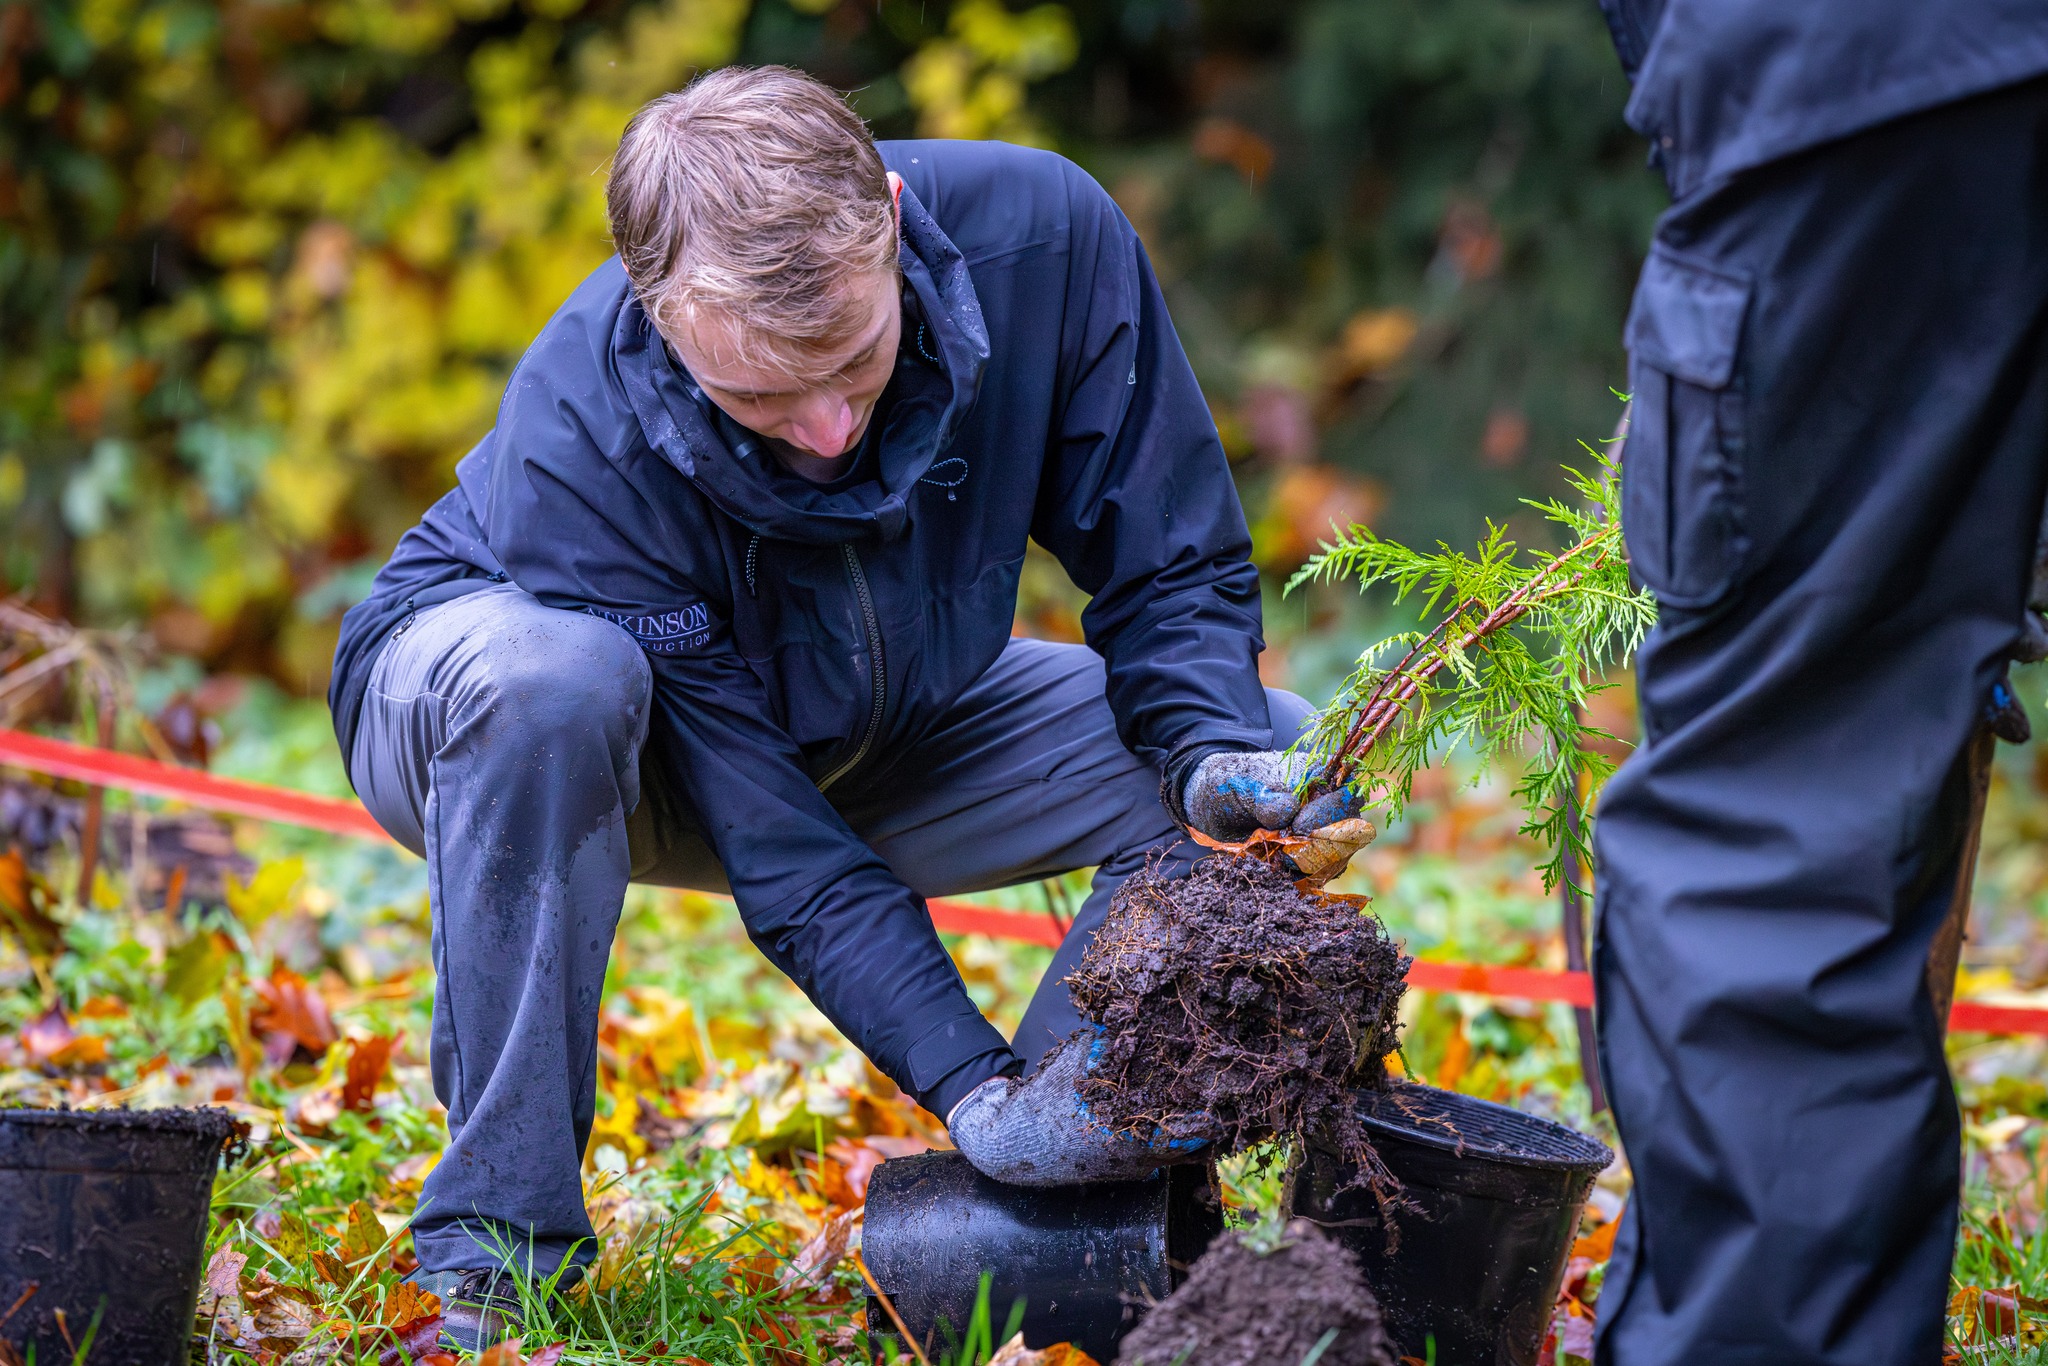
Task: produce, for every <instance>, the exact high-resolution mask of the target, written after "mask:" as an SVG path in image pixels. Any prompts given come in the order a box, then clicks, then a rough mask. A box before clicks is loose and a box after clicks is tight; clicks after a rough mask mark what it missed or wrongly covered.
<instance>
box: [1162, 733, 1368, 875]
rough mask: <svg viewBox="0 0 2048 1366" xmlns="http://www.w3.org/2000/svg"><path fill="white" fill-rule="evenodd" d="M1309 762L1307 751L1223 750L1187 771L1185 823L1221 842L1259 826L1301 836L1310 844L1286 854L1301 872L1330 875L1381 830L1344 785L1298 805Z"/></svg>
mask: <svg viewBox="0 0 2048 1366" xmlns="http://www.w3.org/2000/svg"><path fill="white" fill-rule="evenodd" d="M1314 766H1315V761H1314V759H1313V758H1312V757H1311V756H1309V755H1307V754H1299V753H1297V754H1283V753H1280V752H1278V751H1276V750H1269V749H1268V750H1222V751H1219V752H1217V753H1215V754H1211V755H1209V756H1208V757H1207V758H1205V759H1203V760H1202V761H1201V762H1200V763H1199V764H1196V765H1195V768H1194V771H1193V772H1192V773H1190V774H1189V775H1188V781H1187V786H1186V788H1185V789H1183V791H1182V793H1181V809H1182V810H1183V811H1184V812H1185V813H1186V814H1187V822H1188V824H1189V825H1190V826H1192V827H1193V828H1194V829H1196V830H1199V831H1201V832H1202V833H1203V834H1205V835H1207V836H1208V837H1209V838H1210V839H1213V840H1220V841H1222V842H1223V843H1226V844H1235V843H1238V842H1240V841H1242V840H1244V839H1246V838H1248V837H1250V835H1251V834H1252V832H1253V831H1256V830H1274V831H1284V832H1286V833H1289V834H1294V835H1301V836H1304V837H1306V838H1307V839H1308V840H1309V843H1308V844H1307V845H1305V846H1302V847H1300V848H1297V849H1293V850H1290V851H1289V852H1288V855H1287V857H1288V859H1289V861H1290V862H1292V863H1293V864H1294V867H1295V871H1296V872H1298V873H1300V874H1301V876H1303V877H1306V878H1313V879H1315V880H1316V881H1317V882H1327V881H1328V880H1329V879H1331V878H1333V877H1335V876H1337V874H1339V873H1341V872H1343V871H1344V866H1345V865H1346V864H1347V863H1349V862H1351V856H1352V855H1353V854H1356V853H1357V852H1358V851H1359V850H1360V849H1363V848H1364V847H1365V846H1366V845H1368V844H1370V843H1372V840H1373V836H1374V835H1375V834H1377V833H1378V832H1377V831H1375V830H1374V829H1373V827H1372V822H1371V821H1368V820H1365V819H1363V818H1361V817H1360V816H1359V811H1360V810H1361V809H1362V803H1361V802H1360V801H1359V799H1358V797H1357V796H1356V795H1355V794H1353V793H1352V792H1351V791H1350V790H1349V789H1346V788H1339V789H1338V790H1337V791H1335V792H1325V793H1324V794H1323V795H1322V796H1320V797H1317V798H1316V799H1315V800H1314V801H1312V802H1310V803H1308V804H1307V805H1306V806H1303V805H1302V803H1301V800H1300V799H1299V798H1298V797H1296V796H1295V793H1296V792H1297V791H1299V790H1300V788H1301V784H1302V782H1303V780H1305V779H1306V778H1307V777H1308V775H1309V772H1310V771H1311V770H1312V769H1313V768H1314Z"/></svg>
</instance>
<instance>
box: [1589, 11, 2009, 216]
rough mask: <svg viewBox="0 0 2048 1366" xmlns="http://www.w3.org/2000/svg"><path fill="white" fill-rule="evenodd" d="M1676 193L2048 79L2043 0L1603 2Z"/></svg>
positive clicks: (1636, 114) (1641, 117) (1648, 132)
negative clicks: (1872, 129)
mask: <svg viewBox="0 0 2048 1366" xmlns="http://www.w3.org/2000/svg"><path fill="white" fill-rule="evenodd" d="M1600 8H1601V9H1602V10H1603V11H1604V12H1605V13H1606V15H1607V23H1608V27H1609V28H1610V29H1611V30H1612V32H1613V34H1614V45H1615V48H1616V50H1617V51H1618V52H1619V53H1620V55H1621V64H1622V67H1623V69H1624V70H1626V71H1627V72H1628V77H1629V80H1630V81H1632V82H1633V83H1634V86H1635V89H1634V92H1633V93H1632V95H1631V96H1630V99H1629V103H1628V121H1629V126H1630V127H1632V128H1634V129H1635V130H1636V131H1637V132H1639V133H1641V134H1643V136H1645V137H1647V138H1648V139H1650V146H1651V156H1652V159H1653V160H1654V161H1655V162H1657V164H1659V165H1660V166H1661V167H1662V168H1663V170H1664V175H1665V179H1666V180H1667V181H1668V182H1669V184H1670V186H1671V193H1672V196H1673V197H1674V198H1677V199H1684V198H1685V197H1686V196H1687V195H1689V194H1691V193H1693V192H1694V191H1695V190H1697V189H1700V188H1702V187H1704V186H1707V185H1710V184H1712V183H1713V182H1716V181H1719V180H1722V179H1725V178H1726V177H1728V176H1731V175H1733V174H1735V173H1736V172H1738V171H1745V170H1748V169H1750V168H1752V167H1756V166H1761V165H1763V164H1765V163H1766V162H1770V161H1776V160H1778V159H1779V158H1780V157H1786V156H1790V155H1792V154H1793V153H1795V152H1802V151H1805V150H1806V149H1808V148H1810V147H1817V146H1819V145H1820V144H1822V143H1824V142H1830V141H1833V140H1834V139H1836V138H1839V137H1846V136H1847V135H1849V134H1851V133H1855V132H1859V131H1861V130H1862V129H1865V128H1870V127H1873V126H1875V125H1877V124H1880V123H1883V122H1885V121H1886V120H1889V119H1894V118H1898V117H1901V116H1902V115H1906V114H1913V113H1918V112H1920V111H1922V110H1926V109H1932V108H1935V107H1936V106H1938V105H1943V104H1948V103H1950V102H1951V101H1954V100H1960V99H1965V98H1967V97H1969V96H1971V95H1979V94H1983V93H1985V92H1986V91H1990V90H1996V89H1998V88H1999V87H2001V86H2006V85H2012V84H2015V83H2017V82H2019V81H2023V80H2026V79H2028V78H2030V77H2033V76H2038V75H2040V74H2042V73H2043V72H2048V0H1600Z"/></svg>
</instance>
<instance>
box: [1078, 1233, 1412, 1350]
mask: <svg viewBox="0 0 2048 1366" xmlns="http://www.w3.org/2000/svg"><path fill="white" fill-rule="evenodd" d="M1333 1328H1334V1329H1336V1330H1337V1335H1336V1336H1335V1337H1333V1338H1331V1339H1330V1344H1329V1346H1327V1347H1325V1348H1324V1349H1323V1354H1322V1355H1321V1356H1319V1357H1317V1358H1316V1366H1394V1354H1393V1351H1392V1350H1391V1349H1390V1347H1389V1346H1388V1343H1387V1334H1386V1330H1385V1329H1384V1328H1383V1327H1382V1326H1381V1323H1380V1306H1379V1301H1377V1300H1375V1299H1374V1298H1373V1295H1372V1291H1371V1289H1369V1288H1368V1287H1367V1286H1366V1283H1365V1278H1364V1277H1363V1276H1361V1275H1360V1274H1359V1272H1358V1263H1357V1262H1356V1261H1354V1260H1353V1259H1352V1256H1351V1254H1350V1253H1349V1252H1347V1251H1346V1250H1345V1249H1344V1248H1342V1247H1340V1246H1338V1244H1336V1243H1335V1242H1333V1241H1331V1239H1330V1238H1329V1236H1328V1235H1326V1234H1324V1233H1323V1232H1322V1231H1321V1230H1319V1229H1317V1228H1316V1227H1315V1226H1314V1225H1312V1224H1308V1223H1305V1222H1302V1221H1299V1220H1297V1221H1296V1222H1295V1223H1293V1224H1292V1225H1290V1226H1289V1227H1288V1229H1287V1233H1286V1236H1285V1238H1284V1239H1283V1240H1282V1241H1281V1243H1280V1245H1279V1246H1278V1247H1277V1248H1275V1249H1274V1250H1273V1251H1271V1252H1264V1253H1261V1252H1260V1251H1259V1250H1258V1249H1257V1248H1256V1247H1253V1246H1251V1245H1249V1244H1247V1243H1246V1242H1245V1239H1244V1235H1243V1234H1241V1233H1227V1234H1225V1235H1224V1236H1223V1237H1221V1238H1218V1239H1217V1240H1216V1242H1215V1243H1214V1244H1213V1245H1212V1246H1211V1247H1210V1249H1209V1250H1208V1251H1207V1252H1206V1253H1204V1254H1203V1255H1202V1259H1201V1260H1200V1261H1198V1262H1196V1263H1195V1265H1194V1267H1193V1268H1192V1269H1191V1270H1190V1271H1189V1272H1188V1278H1187V1281H1186V1283H1185V1284H1183V1285H1182V1286H1181V1288H1180V1289H1178V1290H1176V1291H1174V1292H1173V1294H1172V1295H1170V1296H1168V1297H1167V1298H1166V1300H1165V1302H1164V1303H1162V1304H1161V1305H1160V1306H1159V1307H1158V1308H1157V1309H1154V1310H1153V1311H1152V1312H1151V1313H1150V1314H1148V1315H1147V1316H1146V1317H1145V1319H1144V1321H1143V1322H1141V1323H1140V1324H1139V1325H1138V1326H1137V1328H1135V1329H1134V1330H1132V1332H1131V1335H1130V1336H1129V1337H1127V1338H1125V1339H1124V1342H1123V1347H1122V1348H1121V1349H1120V1351H1119V1354H1118V1356H1117V1360H1118V1361H1119V1362H1123V1363H1125V1364H1126V1366H1300V1363H1301V1362H1302V1361H1303V1360H1305V1359H1306V1358H1307V1356H1308V1354H1309V1353H1310V1352H1313V1351H1314V1350H1315V1348H1316V1344H1317V1343H1319V1342H1321V1341H1322V1340H1323V1335H1324V1334H1326V1333H1328V1332H1329V1331H1330V1330H1331V1329H1333Z"/></svg>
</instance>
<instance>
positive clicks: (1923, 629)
mask: <svg viewBox="0 0 2048 1366" xmlns="http://www.w3.org/2000/svg"><path fill="white" fill-rule="evenodd" d="M1605 8H1606V9H1607V12H1608V17H1609V20H1610V24H1611V27H1612V28H1613V30H1614V35H1615V39H1616V44H1617V47H1618V48H1619V50H1620V53H1621V56H1622V60H1623V63H1624V65H1625V66H1626V67H1627V68H1628V70H1629V73H1630V76H1631V78H1632V79H1633V81H1634V82H1635V90H1634V95H1633V97H1632V100H1631V102H1630V105H1629V117H1630V121H1631V123H1632V124H1633V125H1634V126H1635V127H1636V128H1637V129H1638V130H1640V131H1642V132H1643V133H1645V134H1646V135H1647V136H1648V137H1649V138H1650V140H1651V144H1652V150H1653V159H1654V160H1655V162H1656V163H1657V164H1658V165H1659V166H1661V168H1662V169H1663V171H1664V173H1665V175H1666V177H1667V179H1668V180H1669V182H1670V185H1671V189H1672V193H1673V198H1674V204H1673V207H1672V208H1671V209H1670V211H1669V212H1668V213H1666V214H1665V216H1664V217H1663V219H1662V220H1661V222H1660V223H1659V225H1658V228H1657V232H1656V236H1655V241H1654V243H1653V245H1652V247H1651V250H1650V254H1649V258H1648V260H1647V262H1646V263H1645V265H1644V267H1643V273H1642V278H1641V282H1640V284H1639V286H1638V288H1637V292H1636V297H1635V302H1634V306H1633V308H1632V310H1631V313H1630V317H1629V321H1628V328H1627V342H1628V347H1629V352H1630V388H1631V389H1632V391H1633V400H1632V414H1631V423H1630V428H1629V433H1628V439H1627V443H1626V448H1625V451H1624V454H1623V457H1622V466H1623V476H1622V477H1623V485H1624V496H1623V506H1624V512H1623V528H1624V532H1625V534H1626V538H1627V542H1628V547H1629V554H1630V559H1631V563H1632V565H1633V566H1634V569H1635V571H1636V573H1637V574H1638V575H1639V576H1640V577H1641V579H1642V580H1643V582H1644V583H1646V584H1647V585H1648V586H1649V587H1650V588H1651V589H1652V590H1653V591H1654V592H1655V593H1656V595H1657V597H1658V600H1659V604H1660V614H1659V621H1658V625H1657V627H1656V629H1655V631H1654V632H1653V633H1652V634H1651V636H1650V638H1649V640H1648V642H1647V643H1646V644H1645V646H1644V648H1643V650H1642V652H1641V654H1640V656H1639V658H1638V661H1637V684H1638V689H1639V693H1640V700H1641V712H1642V729H1643V740H1642V745H1641V747H1640V749H1639V750H1638V751H1637V752H1636V753H1635V754H1634V755H1633V756H1632V757H1631V758H1630V760H1629V761H1628V763H1626V764H1625V765H1624V766H1623V767H1622V769H1621V771H1620V772H1619V773H1618V774H1617V775H1616V776H1615V778H1614V779H1613V781H1612V782H1611V783H1610V785H1609V786H1608V788H1607V791H1606V793H1605V795H1604V798H1603V800H1602V803H1601V808H1600V822H1599V827H1598V831H1597V835H1596V858H1597V874H1598V889H1599V911H1598V914H1599V922H1598V923H1599V942H1598V945H1597V947H1596V952H1595V959H1594V973H1595V979H1596V984H1597V987H1598V991H1599V1001H1600V1011H1599V1032H1600V1043H1601V1058H1602V1066H1603V1071H1604V1074H1605V1081H1606V1083H1607V1087H1608V1094H1609V1095H1610V1096H1611V1098H1612V1102H1613V1106H1614V1113H1615V1118H1616V1122H1617V1125H1618V1127H1619V1131H1620V1135H1621V1139H1622V1142H1623V1145H1624V1147H1625V1149H1626V1151H1627V1154H1628V1158H1629V1161H1630V1164H1631V1166H1632V1168H1633V1170H1634V1175H1635V1194H1634V1196H1633V1198H1632V1200H1631V1201H1630V1204H1629V1209H1628V1213H1627V1215H1626V1217H1625V1219H1624V1222H1623V1225H1622V1228H1621V1231H1620V1235H1619V1238H1618V1240H1617V1242H1616V1250H1615V1256H1614V1262H1613V1265H1612V1267H1611V1268H1610V1270H1609V1272H1608V1276H1607V1281H1606V1286H1605V1288H1604V1290H1603V1291H1602V1293H1601V1303H1600V1328H1599V1338H1598V1347H1597V1359H1598V1361H1599V1362H1600V1363H1602V1366H1665V1364H1666V1363H1668V1364H1669V1366H1679V1364H1680V1363H1683V1364H1684V1366H1721V1364H1722V1363H1744V1364H1747V1363H1757V1364H1758V1366H1762V1363H1771V1366H1780V1364H1787V1366H1789V1364H1790V1363H1841V1366H1884V1364H1886V1363H1899V1364H1900V1366H1905V1364H1906V1363H1914V1364H1915V1366H1932V1364H1933V1363H1935V1362H1937V1361H1938V1360H1939V1359H1940V1356H1941V1345H1942V1323H1943V1305H1944V1302H1945V1300H1946V1298H1947V1292H1948V1282H1949V1268H1950V1261H1951V1258H1952V1256H1953V1251H1954V1245H1955V1234H1956V1223H1957V1198H1958V1185H1959V1177H1960V1160H1959V1124H1958V1116H1957V1110H1956V1103H1955V1098H1954V1093H1953V1089H1952V1087H1951V1083H1950V1080H1949V1075H1948V1071H1947V1067H1946V1064H1945V1060H1944V1055H1943V1048H1942V1043H1943V1032H1944V1031H1943V1025H1944V1022H1943V1021H1942V1020H1941V1019H1939V1018H1937V1015H1936V1006H1935V1004H1934V1001H1933V998H1932V997H1931V995H1930V991H1929V985H1928V983H1929V973H1928V956H1929V949H1930V945H1931V944H1932V943H1933V941H1934V939H1935V936H1936V932H1937V930H1938V928H1939V927H1940V926H1941V925H1942V923H1943V922H1944V920H1945V919H1946V918H1947V916H1948V915H1949V912H1950V909H1951V902H1952V901H1953V899H1954V895H1955V889H1956V886H1957V873H1958V865H1959V861H1960V859H1961V857H1962V854H1963V849H1964V844H1965V839H1966V835H1967V832H1968V825H1969V821H1968V814H1969V793H1968V782H1967V778H1966V772H1965V764H1964V755H1965V751H1966V749H1967V748H1968V746H1969V745H1970V742H1971V739H1972V737H1973V735H1974V733H1975V732H1976V731H1977V730H1978V728H1979V727H1980V726H1981V725H1982V724H1983V717H1984V714H1985V710H1986V707H1987V705H1988V704H1989V703H1990V701H1991V699H1992V696H1993V693H1994V691H1995V690H1996V689H1997V688H1998V685H1999V684H2000V682H2001V680H2002V679H2003V677H2004V675H2005V671H2006V668H2007V666H2008V663H2009V661H2010V659H2011V656H2012V653H2013V649H2014V646H2015V644H2016V642H2017V641H2018V638H2019V628H2020V621H2021V614H2022V612H2023V610H2024V606H2025V602H2026V598H2027V589H2028V581H2029V575H2030V571H2031V566H2032V560H2033V552H2034V547H2035V541H2036V535H2037V531H2038V529H2039V526H2040V524H2041V511H2042V502H2043V496H2044V493H2048V80H2044V79H2042V75H2043V73H2044V72H2048V5H2042V4H2040V3H2038V0H2035V2H2033V3H2019V2H2018V0H1954V2H1953V3H1947V4H1925V3H1921V2H1920V0H1844V2H1843V3H1814V4H1807V5H1786V4H1783V3H1773V4H1765V3H1763V2H1762V0H1734V2H1733V3H1731V2H1730V0H1714V3H1707V2H1706V0H1668V2H1667V3H1661V4H1660V3H1655V2H1654V0H1606V3H1605Z"/></svg>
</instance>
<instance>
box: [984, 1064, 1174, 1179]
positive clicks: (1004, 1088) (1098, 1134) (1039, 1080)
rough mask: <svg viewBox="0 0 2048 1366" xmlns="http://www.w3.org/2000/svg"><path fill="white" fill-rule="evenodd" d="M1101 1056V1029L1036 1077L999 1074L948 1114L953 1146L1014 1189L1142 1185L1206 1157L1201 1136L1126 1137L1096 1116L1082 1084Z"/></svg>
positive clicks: (1039, 1071) (989, 1175)
mask: <svg viewBox="0 0 2048 1366" xmlns="http://www.w3.org/2000/svg"><path fill="white" fill-rule="evenodd" d="M1101 1052H1102V1031H1101V1027H1100V1026H1096V1027H1095V1030H1094V1032H1093V1034H1092V1035H1090V1034H1078V1035H1075V1036H1074V1037H1073V1038H1071V1039H1068V1040H1067V1041H1066V1042H1065V1043H1063V1044H1061V1045H1060V1046H1059V1047H1058V1048H1055V1049H1054V1050H1053V1051H1052V1052H1051V1053H1049V1054H1047V1055H1046V1058H1045V1061H1044V1062H1042V1063H1040V1064H1039V1067H1038V1070H1037V1071H1036V1072H1034V1073H1032V1074H1031V1075H1030V1076H1029V1077H1026V1078H1024V1079H1023V1080H1021V1081H1020V1080H1017V1079H1016V1078H1012V1077H995V1078H992V1079H991V1080H989V1081H985V1082H983V1083H982V1084H981V1085H980V1086H977V1087H975V1088H974V1089H973V1090H972V1091H969V1092H968V1093H967V1095H966V1096H965V1097H963V1098H962V1099H961V1101H960V1103H959V1104H957V1105H955V1106H954V1107H953V1112H952V1113H951V1114H949V1115H947V1116H946V1129H947V1131H948V1132H949V1133H950V1134H951V1135H952V1138H953V1146H954V1147H956V1148H958V1149H959V1150H960V1154H961V1156H963V1157H965V1158H966V1159H967V1160H968V1161H969V1162H971V1163H973V1164H974V1169H975V1170H976V1171H978V1172H980V1173H981V1174H982V1175H983V1176H986V1177H989V1178H990V1179H992V1180H996V1181H1001V1182H1004V1183H1006V1184H1008V1185H1012V1186H1078V1185H1082V1184H1084V1183H1086V1182H1090V1181H1137V1180H1142V1179H1143V1178H1144V1177H1147V1176H1150V1175H1151V1174H1152V1173H1153V1172H1154V1171H1157V1170H1158V1169H1159V1168H1160V1167H1162V1166H1166V1165H1168V1164H1169V1163H1175V1162H1189V1161H1193V1160H1195V1159H1197V1158H1199V1157H1201V1156H1202V1150H1203V1148H1204V1147H1206V1146H1207V1145H1206V1144H1205V1143H1204V1142H1203V1140H1201V1139H1195V1138H1186V1137H1181V1138H1176V1137H1173V1136H1172V1135H1170V1134H1168V1133H1165V1132H1160V1133H1157V1134H1155V1135H1154V1136H1152V1137H1151V1138H1150V1139H1149V1140H1148V1139H1146V1138H1142V1137H1139V1136H1136V1135H1132V1134H1120V1133H1117V1132H1115V1131H1114V1130H1112V1129H1111V1128H1110V1127H1109V1126H1108V1125H1106V1124H1104V1123H1102V1122H1101V1121H1100V1120H1098V1119H1096V1118H1095V1116H1094V1115H1093V1114H1092V1113H1090V1111H1089V1109H1088V1102H1087V1101H1085V1100H1082V1099H1081V1090H1080V1087H1081V1079H1082V1078H1083V1077H1085V1076H1086V1075H1088V1069H1089V1067H1090V1066H1091V1065H1092V1064H1093V1063H1094V1062H1095V1060H1096V1059H1097V1058H1098V1057H1099V1056H1100V1055H1101Z"/></svg>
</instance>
